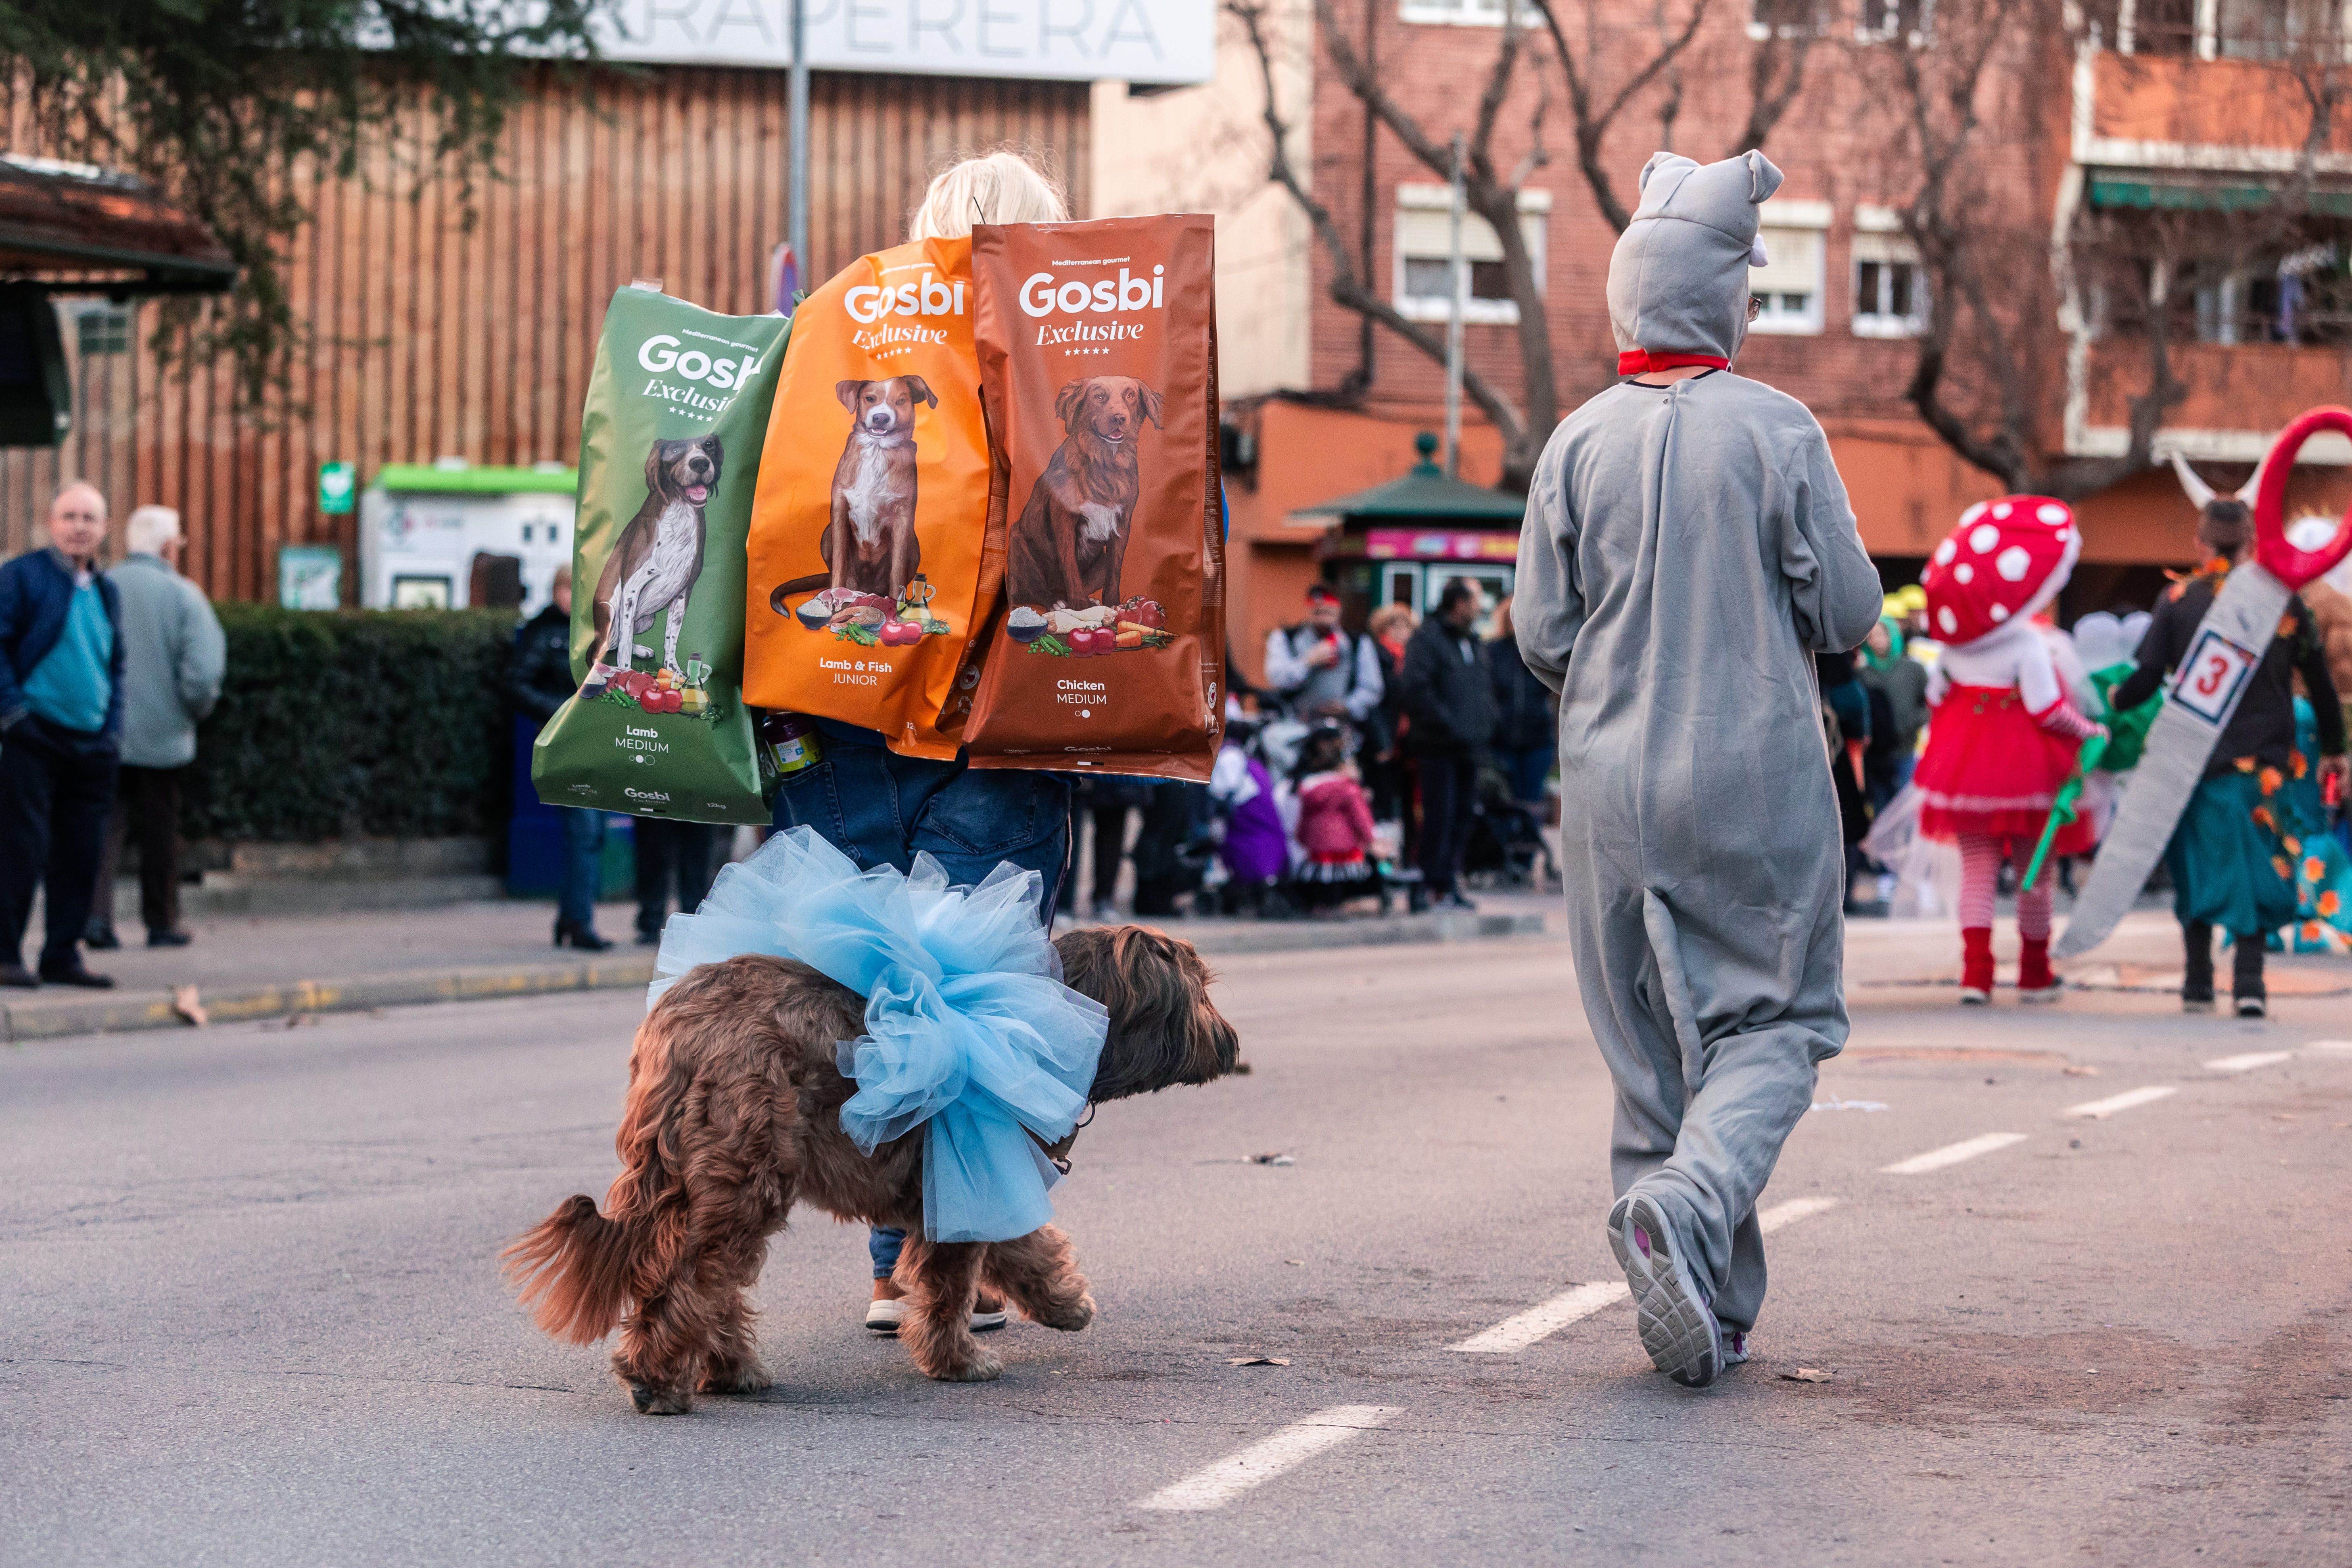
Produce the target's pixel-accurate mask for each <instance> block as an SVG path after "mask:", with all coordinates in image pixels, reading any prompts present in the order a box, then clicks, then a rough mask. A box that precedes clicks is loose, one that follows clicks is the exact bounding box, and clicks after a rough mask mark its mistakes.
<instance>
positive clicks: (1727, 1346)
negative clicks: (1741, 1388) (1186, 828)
mask: <svg viewBox="0 0 2352 1568" xmlns="http://www.w3.org/2000/svg"><path fill="white" fill-rule="evenodd" d="M1747 1359H1748V1335H1747V1332H1746V1331H1744V1330H1740V1329H1726V1330H1724V1331H1723V1364H1724V1365H1725V1366H1726V1367H1735V1366H1738V1364H1739V1363H1741V1362H1744V1361H1746V1360H1747Z"/></svg>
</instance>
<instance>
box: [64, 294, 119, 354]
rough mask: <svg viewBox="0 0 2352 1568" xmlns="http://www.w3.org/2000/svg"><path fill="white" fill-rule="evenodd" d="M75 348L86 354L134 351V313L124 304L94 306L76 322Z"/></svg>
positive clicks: (83, 312) (88, 308)
mask: <svg viewBox="0 0 2352 1568" xmlns="http://www.w3.org/2000/svg"><path fill="white" fill-rule="evenodd" d="M74 339H75V346H76V347H78V348H79V349H80V350H81V352H82V353H84V354H119V353H128V352H129V351H130V348H131V312H130V311H129V310H124V309H123V308H122V307H121V306H120V305H91V306H89V307H87V308H85V309H84V310H82V311H81V312H80V314H79V315H78V316H77V317H76V318H75V320H74Z"/></svg>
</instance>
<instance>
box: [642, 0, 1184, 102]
mask: <svg viewBox="0 0 2352 1568" xmlns="http://www.w3.org/2000/svg"><path fill="white" fill-rule="evenodd" d="M804 4H805V5H806V6H807V11H806V26H807V29H808V52H809V65H810V67H811V68H814V69H817V70H835V71H917V72H922V73H926V74H929V75H936V76H975V77H1033V78H1043V79H1056V80H1064V81H1102V80H1111V81H1133V82H1147V83H1152V84H1155V85H1157V84H1166V83H1177V82H1202V81H1207V80H1208V79H1210V78H1211V77H1212V76H1213V75H1214V74H1215V71H1216V55H1217V37H1216V34H1217V27H1216V22H1217V7H1216V0H804ZM602 33H603V41H602V45H601V47H602V48H603V50H604V54H605V55H606V56H608V57H609V58H614V59H620V60H643V61H646V62H659V63H664V64H673V65H710V66H750V67H760V68H782V67H785V66H789V65H790V64H792V5H791V0H617V4H615V5H614V6H613V7H612V8H611V9H610V10H608V11H606V12H605V13H604V22H603V27H602Z"/></svg>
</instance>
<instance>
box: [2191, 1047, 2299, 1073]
mask: <svg viewBox="0 0 2352 1568" xmlns="http://www.w3.org/2000/svg"><path fill="white" fill-rule="evenodd" d="M2293 1055H2294V1052H2293V1051H2248V1052H2247V1053H2245V1055H2243V1056H2237V1057H2221V1058H2217V1059H2215V1060H2213V1061H2210V1062H2207V1063H2206V1064H2205V1070H2206V1071H2208V1072H2252V1071H2253V1070H2254V1069H2255V1068H2266V1067H2268V1066H2270V1065H2271V1064H2272V1063H2273V1062H2283V1061H2284V1060H2286V1059H2287V1058H2289V1057H2291V1056H2293Z"/></svg>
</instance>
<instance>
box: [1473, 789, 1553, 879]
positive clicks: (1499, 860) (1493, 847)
mask: <svg viewBox="0 0 2352 1568" xmlns="http://www.w3.org/2000/svg"><path fill="white" fill-rule="evenodd" d="M1462 874H1463V875H1464V877H1465V878H1468V879H1472V885H1473V886H1475V887H1481V888H1523V889H1528V891H1530V892H1556V891H1558V890H1559V889H1560V886H1561V882H1560V875H1559V861H1558V860H1557V859H1555V858H1553V856H1552V852H1551V842H1550V840H1549V839H1547V838H1546V837H1544V832H1543V824H1542V823H1540V822H1538V820H1537V819H1536V814H1535V813H1534V812H1532V811H1530V810H1528V807H1527V805H1525V804H1524V803H1522V802H1519V801H1516V800H1513V799H1512V798H1511V786H1510V783H1509V781H1508V780H1507V779H1506V778H1505V777H1504V776H1503V773H1502V770H1501V769H1499V768H1495V767H1488V766H1481V767H1480V768H1479V770H1478V802H1477V805H1476V806H1475V809H1474V812H1473V815H1472V816H1471V820H1470V836H1469V837H1468V839H1467V840H1466V841H1465V843H1464V845H1463V847H1462Z"/></svg>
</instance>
